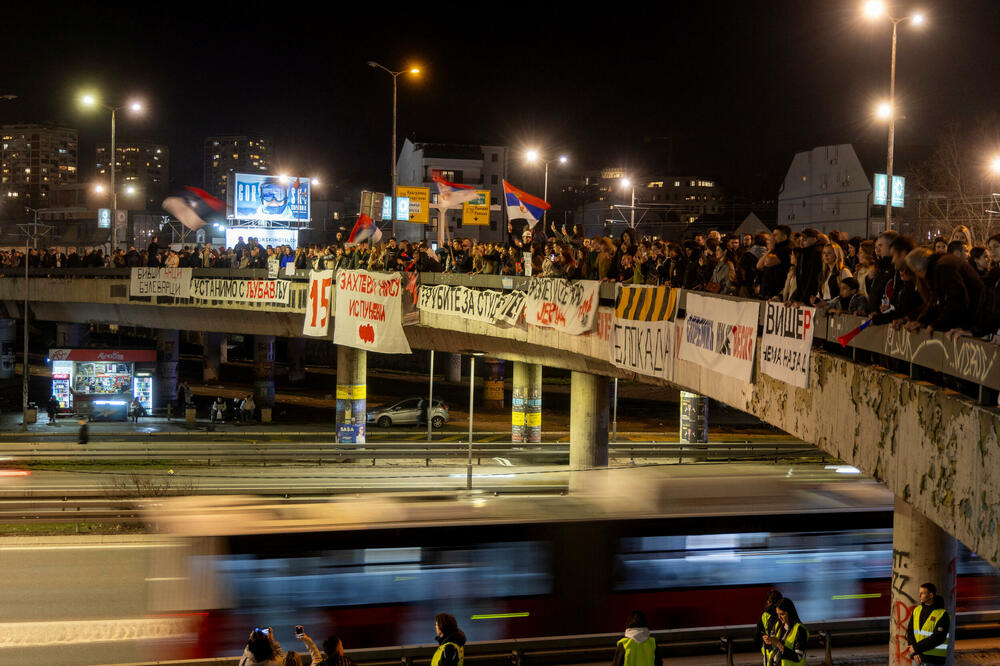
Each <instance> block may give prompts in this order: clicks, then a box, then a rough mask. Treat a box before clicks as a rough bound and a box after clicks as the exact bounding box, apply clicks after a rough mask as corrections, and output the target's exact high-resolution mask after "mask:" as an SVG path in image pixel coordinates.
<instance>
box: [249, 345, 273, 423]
mask: <svg viewBox="0 0 1000 666" xmlns="http://www.w3.org/2000/svg"><path fill="white" fill-rule="evenodd" d="M253 394H254V402H256V403H257V407H258V408H259V409H260V410H261V412H260V413H261V421H262V422H264V423H266V422H268V421H269V420H270V419H269V418H266V416H267V415H268V414H269V412H265V411H264V410H265V409H268V410H269V409H271V408H272V407H274V336H273V335H255V336H253Z"/></svg>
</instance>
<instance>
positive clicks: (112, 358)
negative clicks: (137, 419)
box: [49, 349, 156, 421]
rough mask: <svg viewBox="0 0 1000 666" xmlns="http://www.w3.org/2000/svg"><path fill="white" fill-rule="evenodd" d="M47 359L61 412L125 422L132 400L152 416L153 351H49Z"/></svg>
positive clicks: (96, 419) (154, 365) (101, 419)
mask: <svg viewBox="0 0 1000 666" xmlns="http://www.w3.org/2000/svg"><path fill="white" fill-rule="evenodd" d="M49 360H50V361H51V362H52V395H53V396H55V398H56V400H57V401H58V402H59V411H60V413H64V414H66V413H68V414H79V415H80V416H87V417H88V418H90V420H91V421H125V420H128V408H129V405H130V404H131V403H132V399H133V398H139V402H140V403H141V404H142V406H143V407H144V408H145V409H146V413H147V414H151V413H152V410H153V392H154V390H155V385H154V381H153V378H154V377H155V375H156V350H155V349H50V350H49Z"/></svg>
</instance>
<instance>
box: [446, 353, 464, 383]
mask: <svg viewBox="0 0 1000 666" xmlns="http://www.w3.org/2000/svg"><path fill="white" fill-rule="evenodd" d="M444 367H445V375H446V377H447V379H448V381H449V382H454V383H455V384H461V383H462V355H461V354H448V362H447V364H445V366H444Z"/></svg>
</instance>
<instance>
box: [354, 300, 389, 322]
mask: <svg viewBox="0 0 1000 666" xmlns="http://www.w3.org/2000/svg"><path fill="white" fill-rule="evenodd" d="M347 310H348V313H349V314H350V316H352V317H355V318H357V319H367V320H368V321H385V307H384V306H383V305H382V304H381V303H373V302H372V301H362V300H353V299H352V300H350V301H348V306H347Z"/></svg>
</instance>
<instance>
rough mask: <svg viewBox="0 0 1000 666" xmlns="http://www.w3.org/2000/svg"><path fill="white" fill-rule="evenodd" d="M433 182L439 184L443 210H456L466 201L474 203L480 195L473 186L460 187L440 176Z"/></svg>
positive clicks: (434, 178) (439, 195) (435, 177)
mask: <svg viewBox="0 0 1000 666" xmlns="http://www.w3.org/2000/svg"><path fill="white" fill-rule="evenodd" d="M431 180H433V181H434V182H435V183H437V186H438V200H439V203H440V206H441V208H456V207H458V206H460V205H462V204H464V203H465V202H466V201H472V200H473V199H475V198H476V197H478V196H479V195H478V194H477V193H476V188H474V187H473V186H472V185H459V184H457V183H449V182H448V181H447V180H445V179H444V178H441V177H440V176H434V177H433V178H432V179H431Z"/></svg>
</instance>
